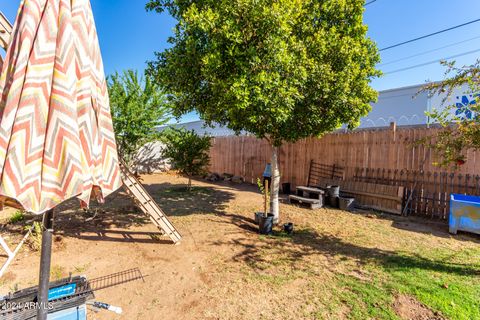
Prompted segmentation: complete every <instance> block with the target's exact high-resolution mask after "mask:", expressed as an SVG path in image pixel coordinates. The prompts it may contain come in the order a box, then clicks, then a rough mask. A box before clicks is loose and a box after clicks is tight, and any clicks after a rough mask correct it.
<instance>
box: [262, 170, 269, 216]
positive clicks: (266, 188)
mask: <svg viewBox="0 0 480 320" xmlns="http://www.w3.org/2000/svg"><path fill="white" fill-rule="evenodd" d="M268 187H269V185H268V180H267V179H265V185H264V186H263V199H264V204H263V209H264V211H263V214H264V216H265V218H266V217H268V212H267V210H268V208H267V207H268V191H269V189H268Z"/></svg>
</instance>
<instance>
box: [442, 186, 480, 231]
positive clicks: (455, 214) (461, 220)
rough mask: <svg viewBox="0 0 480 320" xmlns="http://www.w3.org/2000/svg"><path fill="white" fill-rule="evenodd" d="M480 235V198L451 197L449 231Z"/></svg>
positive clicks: (457, 195)
mask: <svg viewBox="0 0 480 320" xmlns="http://www.w3.org/2000/svg"><path fill="white" fill-rule="evenodd" d="M459 230H460V231H467V232H472V233H476V234H480V197H477V196H468V195H463V194H452V195H451V196H450V218H449V231H450V233H453V234H457V231H459Z"/></svg>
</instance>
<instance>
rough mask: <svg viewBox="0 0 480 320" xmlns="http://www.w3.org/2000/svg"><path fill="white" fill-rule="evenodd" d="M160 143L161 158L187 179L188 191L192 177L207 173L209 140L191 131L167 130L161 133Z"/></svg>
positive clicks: (207, 137)
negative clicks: (163, 145) (161, 143)
mask: <svg viewBox="0 0 480 320" xmlns="http://www.w3.org/2000/svg"><path fill="white" fill-rule="evenodd" d="M162 141H163V142H164V143H165V148H164V150H163V156H164V157H165V158H167V159H170V160H171V161H172V164H173V165H174V167H175V169H177V170H178V171H179V172H180V173H181V174H183V175H186V176H187V177H188V190H191V186H192V177H193V176H198V175H202V174H205V173H206V172H207V166H208V165H209V164H210V155H209V151H210V147H211V138H210V137H209V136H199V135H197V134H196V133H195V131H193V130H192V131H187V130H185V129H176V128H169V129H167V130H165V131H164V132H163V136H162Z"/></svg>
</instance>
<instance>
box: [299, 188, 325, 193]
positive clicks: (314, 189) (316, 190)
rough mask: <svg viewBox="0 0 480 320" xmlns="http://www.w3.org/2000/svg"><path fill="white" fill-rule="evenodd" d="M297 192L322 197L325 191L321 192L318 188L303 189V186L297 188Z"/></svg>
mask: <svg viewBox="0 0 480 320" xmlns="http://www.w3.org/2000/svg"><path fill="white" fill-rule="evenodd" d="M297 191H301V192H303V193H304V194H305V193H308V194H315V195H324V194H325V190H322V189H319V188H312V187H304V186H300V187H297Z"/></svg>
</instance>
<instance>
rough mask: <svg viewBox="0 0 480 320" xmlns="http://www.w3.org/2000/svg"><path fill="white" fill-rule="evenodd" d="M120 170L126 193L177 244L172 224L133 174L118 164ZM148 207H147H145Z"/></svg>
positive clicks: (178, 238) (177, 237)
mask: <svg viewBox="0 0 480 320" xmlns="http://www.w3.org/2000/svg"><path fill="white" fill-rule="evenodd" d="M120 170H121V171H122V180H123V183H124V185H125V187H126V188H127V193H128V194H129V195H130V196H132V197H133V198H134V200H135V202H136V203H137V204H139V206H140V209H142V211H143V212H144V213H145V214H147V215H148V216H150V218H151V219H152V222H154V224H155V225H156V226H157V227H158V228H159V229H160V230H161V231H162V232H163V233H164V234H166V235H168V236H169V237H170V239H171V240H172V241H173V242H174V243H177V242H178V241H180V240H181V238H182V237H181V236H180V233H179V232H178V231H177V230H176V229H175V227H174V226H173V224H172V223H171V222H170V220H168V218H167V216H166V215H165V214H164V213H163V211H162V209H160V207H159V206H158V204H157V203H156V202H155V201H154V200H153V198H152V197H151V196H150V195H149V194H148V192H147V191H146V190H145V188H143V186H142V184H141V183H140V182H139V181H138V179H137V178H136V177H135V176H133V174H132V173H131V172H130V171H129V170H128V169H127V168H126V166H125V164H124V163H123V162H122V161H121V162H120ZM147 205H149V206H147Z"/></svg>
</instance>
